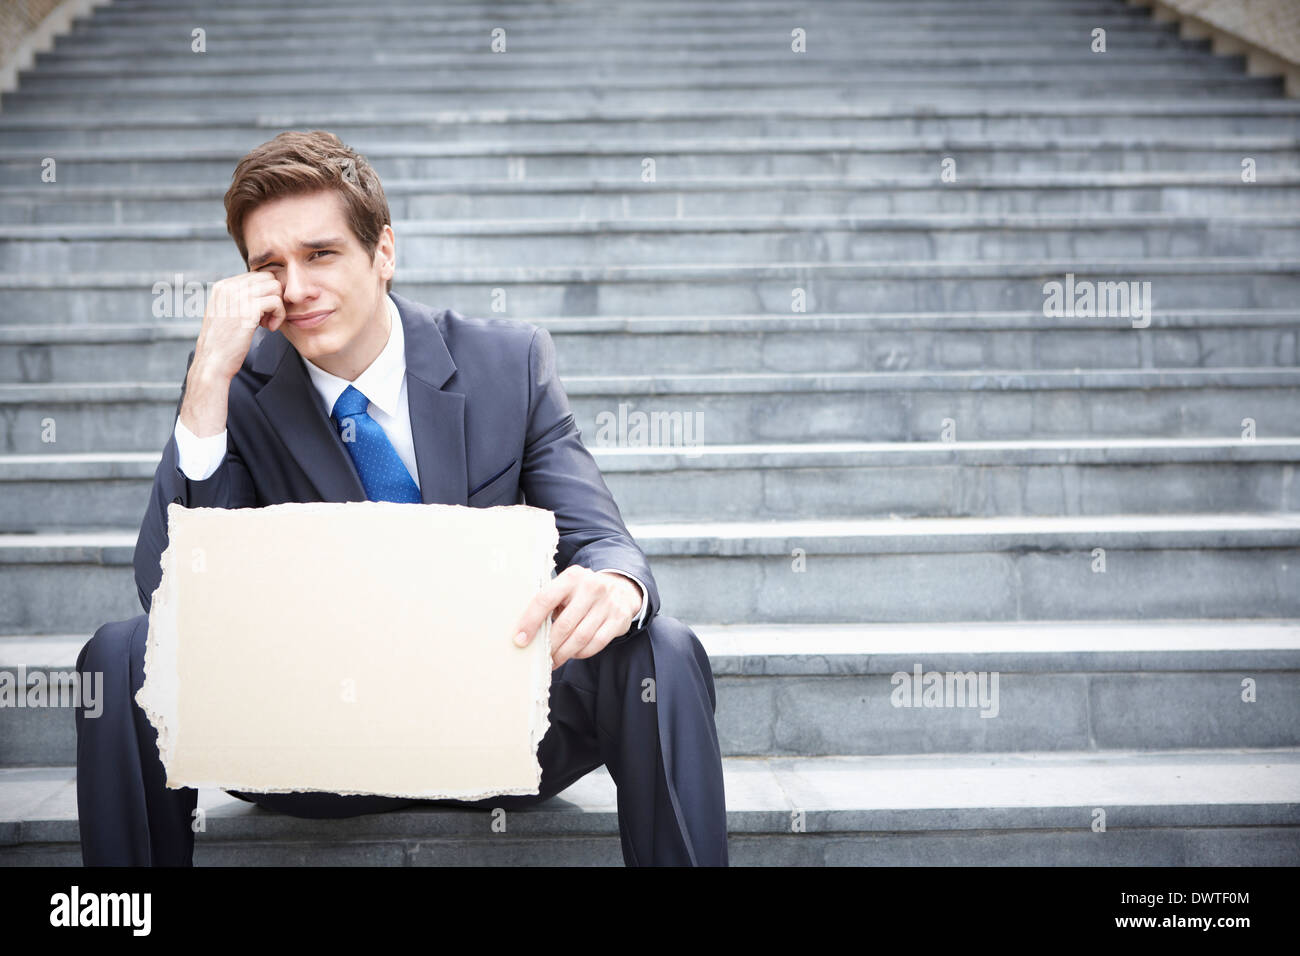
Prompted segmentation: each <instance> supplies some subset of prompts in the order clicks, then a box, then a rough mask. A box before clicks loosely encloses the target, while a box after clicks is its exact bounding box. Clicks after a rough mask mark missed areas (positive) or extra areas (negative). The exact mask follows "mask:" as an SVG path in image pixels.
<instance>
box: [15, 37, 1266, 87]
mask: <svg viewBox="0 0 1300 956" xmlns="http://www.w3.org/2000/svg"><path fill="white" fill-rule="evenodd" d="M920 49H921V47H917V46H897V45H894V44H891V45H890V46H889V47H887V48H884V49H880V50H875V51H873V52H872V54H871V57H870V60H869V61H864V60H863V57H862V51H861V48H854V47H852V46H850V45H846V44H844V45H836V46H832V47H829V48H827V49H825V50H822V49H820V48H819V51H818V53H817V66H819V67H824V66H826V65H828V64H844V67H843V68H844V69H845V70H846V72H845V74H844V75H848V76H852V75H853V73H854V71H862V70H864V69H867V68H870V69H873V70H878V69H880V68H882V67H889V69H890V70H891V72H912V71H913V70H914V69H915V67H916V61H917V53H918V51H919V50H920ZM330 62H331V65H332V66H333V67H334V68H336V69H338V70H340V71H344V72H346V73H347V74H348V76H349V77H351V78H352V79H353V80H355V81H356V82H357V84H358V86H365V85H366V84H367V83H375V82H379V83H383V84H385V85H387V84H388V83H389V82H396V83H401V82H410V81H412V80H413V79H415V78H417V77H432V76H437V75H440V74H446V73H448V72H449V71H451V70H455V71H456V72H458V73H462V74H464V75H466V76H467V77H475V79H474V85H478V84H479V81H480V79H481V76H482V75H483V74H490V75H492V76H494V77H495V76H509V75H511V74H513V73H516V72H521V73H529V72H532V71H546V72H550V73H556V74H560V75H566V76H582V75H585V72H586V71H591V73H592V74H593V75H595V76H597V77H603V76H605V75H606V71H608V70H610V69H611V68H617V69H618V70H619V71H627V70H635V71H644V72H652V71H655V70H662V69H665V68H673V69H674V70H681V69H686V70H692V69H710V70H718V69H726V70H740V71H744V70H747V69H753V68H755V67H758V66H762V67H766V68H768V69H769V70H770V71H772V72H771V73H770V74H769V75H776V74H779V73H780V72H781V71H782V70H784V71H786V72H789V73H792V74H793V73H795V72H796V71H798V72H799V73H800V74H806V70H805V69H804V67H803V66H802V64H801V63H800V62H799V61H798V60H797V59H794V58H789V59H788V60H785V61H775V60H774V59H773V57H772V49H771V45H770V44H764V45H751V46H743V45H733V44H730V43H728V44H727V45H726V46H721V47H715V48H711V49H700V48H698V47H680V48H677V49H671V50H656V49H652V48H648V47H619V46H612V47H609V48H607V49H602V48H593V49H589V50H584V51H583V58H582V60H581V61H578V62H575V61H574V60H573V57H572V50H558V49H557V50H532V49H525V50H517V51H516V50H512V51H510V55H509V56H507V57H503V56H501V55H499V54H496V53H493V52H491V51H490V50H488V49H485V48H482V47H481V46H480V47H479V48H477V49H470V50H466V51H464V52H455V53H453V52H447V53H443V54H441V55H439V56H438V57H437V60H436V61H432V62H431V59H430V57H429V52H428V50H427V49H426V50H420V51H414V50H412V51H410V52H395V51H394V50H393V49H392V48H385V49H369V50H367V49H363V48H360V47H352V48H350V49H346V50H344V51H342V52H341V53H340V55H339V56H338V57H334V58H331V61H330ZM1097 62H1098V55H1097V54H1095V53H1092V52H1091V51H1090V50H1088V49H1086V48H1083V49H1080V48H1077V47H1075V48H1071V47H1068V46H1065V45H1062V46H1061V47H1059V48H1057V49H1044V48H1043V47H1042V46H1037V45H1030V44H1023V45H1020V46H1016V47H1014V48H1012V49H1010V50H1008V49H1007V48H1006V47H1000V48H998V49H997V50H989V49H980V48H977V47H974V46H969V45H964V46H952V47H945V48H943V49H938V50H931V51H930V55H929V56H928V57H927V58H926V62H925V70H926V72H937V73H944V72H947V71H951V70H956V69H968V70H972V71H977V72H978V71H986V70H990V69H992V68H995V67H996V68H1000V69H1003V70H1008V71H1013V72H1014V73H1016V74H1018V75H1023V74H1026V73H1030V72H1036V71H1039V70H1043V69H1049V68H1052V67H1058V68H1060V67H1068V68H1072V69H1086V70H1090V71H1091V70H1093V69H1095V67H1096V65H1097ZM1105 62H1106V65H1107V69H1108V70H1112V71H1116V70H1129V69H1132V70H1135V71H1139V72H1140V71H1145V70H1150V71H1154V72H1156V73H1162V72H1165V71H1168V70H1170V69H1171V68H1190V69H1193V70H1195V71H1199V72H1204V73H1223V74H1241V73H1243V72H1244V71H1245V66H1246V58H1245V56H1244V55H1237V56H1209V55H1207V53H1206V51H1205V50H1204V49H1196V48H1186V47H1175V48H1170V49H1158V50H1152V49H1143V50H1141V51H1139V50H1117V51H1110V50H1108V51H1107V54H1106V58H1105ZM319 63H320V61H319V59H315V58H312V57H310V56H308V55H305V54H302V53H289V54H287V55H285V56H280V57H277V58H276V59H275V61H274V62H273V63H270V64H268V63H267V62H266V61H265V60H264V59H262V58H259V57H256V56H251V55H248V54H240V53H237V52H233V51H230V50H226V51H225V53H224V55H222V54H219V53H217V52H215V51H214V52H213V53H209V54H205V55H203V56H195V55H194V53H193V52H191V51H188V50H185V51H181V50H175V49H172V50H163V51H159V52H157V53H155V54H153V55H151V56H150V57H149V58H148V59H147V60H141V59H138V58H132V57H129V56H120V57H115V58H111V59H110V58H104V57H85V58H80V57H79V58H77V59H70V58H66V57H64V58H51V57H50V56H49V55H48V54H44V55H42V58H40V59H38V60H37V61H36V67H37V68H35V69H30V70H25V71H23V72H22V74H21V85H22V88H23V89H24V90H25V91H29V92H51V91H58V90H67V89H86V88H89V87H90V85H91V84H90V82H89V81H95V82H96V83H100V82H102V83H104V84H106V85H104V86H101V87H100V88H101V89H105V90H108V89H121V90H126V89H135V88H139V87H140V86H141V85H144V84H151V83H152V84H157V85H160V86H163V87H167V88H176V87H175V84H176V83H181V84H182V86H181V87H180V88H182V89H205V88H207V86H208V85H209V84H210V83H211V82H213V81H214V80H216V81H218V82H221V83H223V85H225V84H230V85H228V87H227V88H229V89H230V90H231V92H235V91H237V90H238V91H247V90H251V89H254V88H255V83H253V82H252V80H253V79H254V75H256V76H258V77H261V78H263V79H265V80H266V84H267V85H266V87H265V88H266V89H275V88H276V87H277V85H278V84H280V83H283V82H286V81H287V80H288V79H289V78H293V77H296V78H297V79H298V83H296V84H295V85H298V84H300V83H301V79H302V78H303V77H304V76H310V75H312V74H313V73H314V72H315V71H316V69H317V68H318V67H319ZM435 64H436V65H435ZM200 81H202V82H200Z"/></svg>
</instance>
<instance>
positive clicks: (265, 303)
mask: <svg viewBox="0 0 1300 956" xmlns="http://www.w3.org/2000/svg"><path fill="white" fill-rule="evenodd" d="M253 308H255V309H259V310H260V313H259V314H260V315H261V319H259V320H258V323H259V324H261V325H265V327H266V330H267V331H268V332H274V331H275V330H276V329H278V328H279V327H280V326H282V325H283V324H284V322H285V311H284V300H283V299H281V298H280V297H279V296H278V295H267V296H262V297H260V298H258V299H257V300H255V301H254V302H253Z"/></svg>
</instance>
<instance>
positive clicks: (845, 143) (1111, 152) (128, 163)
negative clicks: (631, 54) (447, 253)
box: [0, 136, 1300, 191]
mask: <svg viewBox="0 0 1300 956" xmlns="http://www.w3.org/2000/svg"><path fill="white" fill-rule="evenodd" d="M366 154H367V158H368V159H369V160H370V162H371V164H372V165H373V166H374V168H375V171H376V173H377V174H378V175H379V176H380V178H381V179H383V180H388V179H389V178H398V179H412V178H459V179H471V178H472V179H478V180H493V179H498V180H524V179H533V180H537V179H542V180H545V179H548V178H551V177H564V178H566V179H572V178H573V177H604V178H611V179H617V178H619V177H622V178H623V180H624V182H625V184H626V185H627V186H628V187H632V186H635V185H637V184H638V183H640V181H641V178H642V164H643V161H644V160H645V159H646V158H647V157H649V158H653V159H654V160H655V163H656V165H655V176H656V181H657V182H667V183H671V182H674V181H677V180H681V179H694V178H697V177H702V176H703V177H709V178H712V179H716V178H718V177H756V176H780V177H803V176H819V177H827V176H884V175H890V174H905V175H906V174H911V175H914V174H915V173H916V171H917V170H918V169H927V168H928V169H933V171H934V176H935V179H934V182H935V183H938V177H939V173H940V160H941V159H943V158H945V157H951V158H954V159H955V160H956V163H957V165H956V173H957V176H958V178H959V179H960V177H961V176H963V175H979V176H983V175H989V174H998V175H1011V174H1013V173H1035V174H1042V173H1065V172H1073V171H1089V172H1094V173H1095V172H1117V171H1126V172H1131V171H1153V170H1160V171H1166V172H1168V171H1174V170H1179V171H1197V172H1207V173H1209V172H1217V173H1221V174H1227V173H1233V174H1237V175H1239V174H1240V173H1241V170H1242V165H1241V162H1242V157H1243V156H1245V157H1249V158H1252V159H1254V160H1255V161H1256V163H1257V168H1259V169H1260V170H1262V171H1264V172H1266V173H1270V174H1271V173H1283V174H1287V175H1291V176H1294V175H1295V174H1296V173H1297V171H1298V170H1300V141H1297V140H1296V139H1294V138H1289V137H1280V136H1259V137H1249V138H1247V137H1224V138H1220V139H1208V138H1206V137H1191V138H1189V137H1175V136H1166V137H1149V138H1145V139H1142V140H1137V139H1130V140H1104V139H1099V138H1097V137H1070V136H1061V137H1054V138H1050V139H1047V138H1044V139H1039V140H1035V141H1033V142H1025V141H1024V140H1019V139H1014V138H1013V139H1005V140H1003V139H991V138H988V137H972V138H971V139H969V140H957V139H947V140H943V139H939V138H934V137H931V138H927V139H921V138H919V137H911V138H906V139H899V138H881V139H874V140H869V139H849V138H838V139H828V140H811V139H802V140H797V139H776V138H772V139H759V140H752V139H736V140H725V141H723V140H715V141H712V142H709V141H698V140H695V141H692V140H678V141H676V142H672V143H669V142H663V141H661V142H655V143H652V142H649V141H646V140H642V141H629V142H613V141H608V140H606V141H589V142H574V143H533V144H513V143H440V144H421V143H387V144H374V145H373V146H371V147H370V148H369V149H367V151H366ZM44 158H46V157H43V156H41V155H40V153H39V151H33V150H31V149H30V148H14V147H9V148H5V149H0V186H29V187H31V186H40V185H44V186H46V187H47V188H48V189H50V190H51V191H53V190H54V189H55V188H57V187H58V186H118V185H137V186H140V185H148V184H157V185H182V184H186V183H202V184H204V185H207V186H210V185H211V184H212V183H222V182H227V181H228V180H229V177H230V169H231V168H232V167H233V166H234V164H235V163H236V162H238V160H239V155H238V154H237V153H235V152H232V151H227V150H202V149H177V148H172V149H157V148H155V149H146V148H137V149H117V150H112V151H109V150H106V149H87V148H76V149H71V148H69V149H62V150H60V151H59V155H58V156H57V157H51V158H54V159H55V160H56V167H55V173H56V176H57V179H56V182H55V183H45V182H43V180H42V179H41V173H42V160H43V159H44Z"/></svg>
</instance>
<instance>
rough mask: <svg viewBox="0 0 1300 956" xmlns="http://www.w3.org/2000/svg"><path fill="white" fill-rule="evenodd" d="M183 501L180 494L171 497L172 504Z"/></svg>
mask: <svg viewBox="0 0 1300 956" xmlns="http://www.w3.org/2000/svg"><path fill="white" fill-rule="evenodd" d="M183 503H184V502H182V501H181V496H180V495H177V496H176V497H175V498H173V499H172V504H174V505H179V504H183Z"/></svg>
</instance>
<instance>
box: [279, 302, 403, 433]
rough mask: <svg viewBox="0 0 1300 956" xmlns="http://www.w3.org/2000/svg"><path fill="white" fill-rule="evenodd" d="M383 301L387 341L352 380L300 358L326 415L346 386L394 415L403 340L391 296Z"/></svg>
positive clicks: (401, 371) (401, 376)
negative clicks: (322, 401) (321, 401)
mask: <svg viewBox="0 0 1300 956" xmlns="http://www.w3.org/2000/svg"><path fill="white" fill-rule="evenodd" d="M384 301H385V302H386V303H387V304H388V315H389V318H390V319H391V320H392V321H391V330H390V331H389V333H388V342H387V344H385V345H384V348H383V351H381V352H380V353H379V355H378V356H377V357H376V358H375V360H374V361H373V362H371V363H370V365H369V367H368V368H366V370H365V371H364V372H362V373H361V374H360V375H358V376H357V377H356V379H355V380H353V381H351V382H349V381H348V380H347V379H344V378H339V377H338V376H337V375H333V374H331V373H329V372H327V371H325V370H324V369H323V368H320V367H319V366H317V365H316V364H315V363H313V362H312V361H311V360H310V359H303V364H304V365H306V366H307V374H308V375H310V376H311V383H312V385H313V386H315V388H316V391H317V392H319V393H320V397H321V398H322V399H323V400H324V402H325V410H326V413H327V414H333V411H334V403H335V402H337V401H338V400H339V396H340V395H342V394H343V392H344V390H346V389H347V387H348V386H349V385H353V386H355V387H356V389H357V391H359V392H360V393H361V394H362V395H364V396H366V398H368V399H370V401H371V402H373V403H374V404H375V405H376V406H378V407H379V408H380V409H381V410H382V411H383V412H384V413H385V414H388V415H396V414H397V400H398V398H400V397H401V393H402V382H403V381H405V379H406V337H405V335H404V333H403V330H402V316H401V314H400V313H399V312H398V311H397V303H395V302H394V301H393V297H392V296H384Z"/></svg>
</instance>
